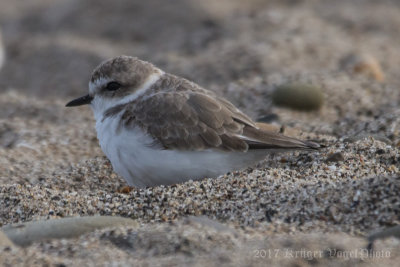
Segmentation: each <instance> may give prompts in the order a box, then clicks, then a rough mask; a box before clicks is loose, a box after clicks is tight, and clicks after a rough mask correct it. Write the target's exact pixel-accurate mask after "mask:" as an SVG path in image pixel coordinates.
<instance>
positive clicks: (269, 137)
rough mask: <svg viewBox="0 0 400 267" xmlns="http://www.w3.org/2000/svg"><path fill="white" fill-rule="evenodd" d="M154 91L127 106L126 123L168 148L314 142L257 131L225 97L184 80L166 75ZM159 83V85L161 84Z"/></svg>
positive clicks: (305, 145)
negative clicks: (159, 88)
mask: <svg viewBox="0 0 400 267" xmlns="http://www.w3.org/2000/svg"><path fill="white" fill-rule="evenodd" d="M163 79H165V81H161V85H162V86H165V87H164V88H163V89H162V90H159V91H158V92H156V93H151V92H150V93H149V94H148V95H146V96H143V97H142V98H141V99H138V100H137V101H135V103H128V105H126V106H125V107H124V108H123V109H122V108H121V107H119V108H118V109H116V108H113V109H114V110H112V111H106V113H105V115H107V114H113V112H114V113H115V112H117V111H118V112H119V111H121V110H123V114H122V116H121V121H122V123H124V124H125V125H126V126H139V127H141V128H142V129H143V130H145V131H147V132H148V133H149V134H150V135H151V136H152V137H153V138H154V139H155V140H156V142H158V143H159V144H161V145H162V146H163V147H164V148H165V149H178V150H204V149H217V150H223V151H242V152H244V151H247V150H248V149H277V148H278V149H279V148H283V149H308V148H316V147H317V146H318V145H317V144H315V143H310V142H304V141H301V140H298V139H295V138H290V137H286V136H283V135H280V134H276V133H274V132H272V131H266V130H262V129H259V128H258V127H257V126H256V123H255V122H253V121H252V120H251V119H250V118H249V117H248V116H246V115H245V114H243V113H242V112H241V111H240V110H239V109H237V108H236V107H235V106H234V105H233V104H232V103H230V102H229V101H227V100H226V99H223V98H220V97H217V96H216V95H215V94H214V93H212V92H210V91H207V90H205V89H203V88H201V87H199V86H197V85H195V84H193V83H191V82H189V81H187V80H185V79H181V78H177V77H176V76H173V75H166V77H164V78H163ZM158 86H160V84H158Z"/></svg>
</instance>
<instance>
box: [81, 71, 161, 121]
mask: <svg viewBox="0 0 400 267" xmlns="http://www.w3.org/2000/svg"><path fill="white" fill-rule="evenodd" d="M163 74H164V72H163V71H162V70H159V71H158V72H156V73H153V74H151V75H150V76H149V77H148V78H147V80H146V81H145V82H144V83H143V85H142V87H140V88H139V89H138V90H136V91H135V92H134V93H133V94H130V95H127V96H125V97H124V98H121V99H105V98H103V97H99V96H95V97H94V99H93V100H92V103H91V104H90V106H91V107H92V110H93V113H94V117H95V119H96V121H97V120H99V119H100V120H101V119H102V116H103V113H104V112H105V111H106V110H108V109H109V108H112V107H115V106H118V105H121V104H126V103H129V102H132V101H134V100H135V99H137V98H138V97H139V96H141V95H142V94H144V93H145V92H146V90H147V89H149V88H150V87H151V86H153V85H154V84H155V83H156V82H157V81H158V80H159V79H160V77H161V76H162V75H163ZM108 82H109V81H108V80H107V79H104V78H101V79H99V80H97V81H95V82H94V83H93V84H92V83H91V84H90V85H89V88H90V90H91V89H92V88H93V86H94V85H97V86H99V84H106V83H108Z"/></svg>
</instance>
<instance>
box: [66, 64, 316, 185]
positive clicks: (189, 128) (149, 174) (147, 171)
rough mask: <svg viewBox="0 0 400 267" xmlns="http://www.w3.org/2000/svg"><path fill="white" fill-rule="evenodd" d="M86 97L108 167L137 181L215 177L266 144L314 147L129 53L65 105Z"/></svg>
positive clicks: (255, 157)
mask: <svg viewBox="0 0 400 267" xmlns="http://www.w3.org/2000/svg"><path fill="white" fill-rule="evenodd" d="M85 104H89V105H90V106H91V108H92V110H93V114H94V118H95V120H96V132H97V138H98V140H99V143H100V146H101V148H102V150H103V152H104V153H105V155H106V156H107V157H108V159H109V160H110V162H111V165H112V167H113V169H114V171H115V172H116V173H117V174H119V175H120V176H122V177H123V178H124V179H125V180H126V182H127V183H128V185H129V186H133V187H138V188H143V187H154V186H158V185H171V184H177V183H183V182H186V181H189V180H193V181H194V180H200V179H203V178H215V177H219V176H221V175H223V174H226V173H228V172H231V171H236V170H241V169H244V168H246V167H249V166H251V165H253V164H255V163H257V162H259V161H261V160H263V159H264V158H265V157H266V155H267V154H268V153H271V152H276V151H287V150H296V149H305V150H316V149H319V148H320V145H319V144H318V143H315V142H312V141H302V140H299V139H296V138H292V137H288V136H284V135H282V134H279V133H276V132H273V131H268V130H265V129H262V128H261V127H259V126H258V124H257V123H256V122H255V121H253V120H252V119H251V118H250V117H249V116H247V115H246V114H244V113H243V112H242V111H240V110H239V109H238V108H237V107H235V106H234V105H233V104H232V103H231V102H229V101H228V100H227V99H225V98H223V97H221V96H218V95H217V94H216V93H214V92H212V91H210V90H207V89H205V88H203V87H201V86H199V85H197V84H196V83H194V82H192V81H189V80H187V79H185V78H182V77H179V76H175V75H173V74H169V73H166V72H164V71H163V70H161V69H159V68H157V67H156V66H154V65H153V64H151V63H149V62H146V61H143V60H140V59H138V58H136V57H131V56H118V57H115V58H112V59H109V60H106V61H104V62H102V63H101V64H100V65H99V66H97V67H96V68H95V69H94V71H93V73H92V76H91V78H90V81H89V93H88V94H87V95H85V96H82V97H80V98H77V99H74V100H72V101H70V102H68V103H67V104H66V106H67V107H73V106H81V105H85Z"/></svg>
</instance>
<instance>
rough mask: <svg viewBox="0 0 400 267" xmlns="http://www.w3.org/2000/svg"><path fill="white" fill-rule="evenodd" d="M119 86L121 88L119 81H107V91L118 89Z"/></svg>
mask: <svg viewBox="0 0 400 267" xmlns="http://www.w3.org/2000/svg"><path fill="white" fill-rule="evenodd" d="M119 88H121V84H119V83H117V82H109V83H107V86H106V89H107V91H116V90H118V89H119Z"/></svg>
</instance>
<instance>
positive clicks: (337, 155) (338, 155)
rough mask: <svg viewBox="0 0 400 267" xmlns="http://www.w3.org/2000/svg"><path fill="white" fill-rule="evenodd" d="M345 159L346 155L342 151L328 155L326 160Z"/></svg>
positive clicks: (336, 160) (337, 160)
mask: <svg viewBox="0 0 400 267" xmlns="http://www.w3.org/2000/svg"><path fill="white" fill-rule="evenodd" d="M340 161H344V156H343V154H342V152H336V153H332V154H330V155H328V158H327V159H326V162H340Z"/></svg>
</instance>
